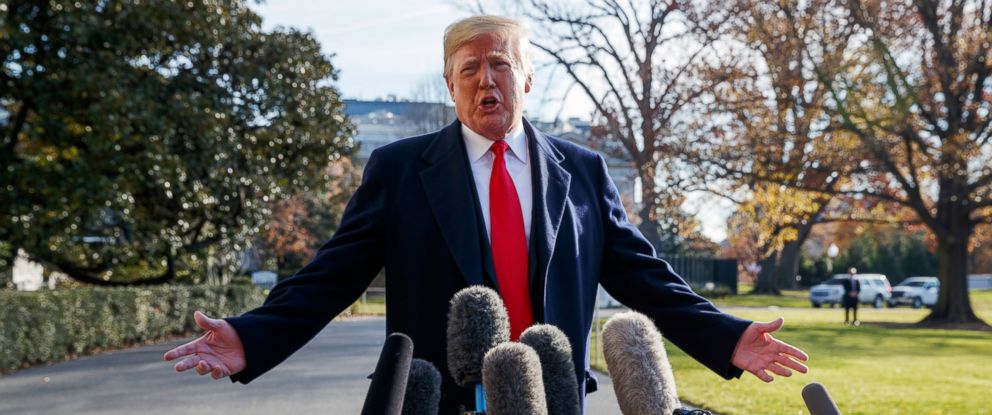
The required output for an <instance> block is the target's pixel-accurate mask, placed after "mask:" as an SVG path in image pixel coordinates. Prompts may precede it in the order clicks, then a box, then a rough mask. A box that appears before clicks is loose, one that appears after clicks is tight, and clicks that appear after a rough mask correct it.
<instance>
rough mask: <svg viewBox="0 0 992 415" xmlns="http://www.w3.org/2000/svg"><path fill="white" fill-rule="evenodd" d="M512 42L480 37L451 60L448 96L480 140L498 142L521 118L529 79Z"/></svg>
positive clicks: (464, 122) (465, 46)
mask: <svg viewBox="0 0 992 415" xmlns="http://www.w3.org/2000/svg"><path fill="white" fill-rule="evenodd" d="M515 43H516V42H515V41H514V40H499V39H497V38H496V37H494V36H490V35H483V36H479V37H478V38H476V39H475V40H473V41H471V42H468V43H466V44H464V45H462V46H461V47H460V48H458V50H456V51H455V53H454V54H453V55H452V56H451V58H450V60H451V73H449V74H448V78H447V83H448V92H449V93H451V99H452V100H453V101H455V114H457V115H458V119H459V120H461V122H462V123H463V124H465V125H466V126H468V128H471V129H472V131H475V132H477V133H479V134H482V136H483V137H486V138H488V139H490V140H500V139H502V138H503V137H505V136H506V133H508V132H509V131H510V130H512V129H513V128H514V127H515V126H516V125H517V123H519V122H520V120H521V118H522V116H523V106H524V94H526V93H528V92H530V87H531V76H530V75H528V74H526V73H524V70H523V68H522V67H523V64H522V62H520V55H519V54H518V53H516V52H517V51H515V48H516V45H515Z"/></svg>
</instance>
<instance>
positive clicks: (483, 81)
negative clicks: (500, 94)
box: [479, 65, 496, 89]
mask: <svg viewBox="0 0 992 415" xmlns="http://www.w3.org/2000/svg"><path fill="white" fill-rule="evenodd" d="M495 86H496V79H495V78H493V68H492V66H491V65H482V66H481V67H480V68H479V89H489V88H493V87H495Z"/></svg>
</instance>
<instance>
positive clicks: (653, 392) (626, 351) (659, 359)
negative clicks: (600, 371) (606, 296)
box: [603, 312, 681, 415]
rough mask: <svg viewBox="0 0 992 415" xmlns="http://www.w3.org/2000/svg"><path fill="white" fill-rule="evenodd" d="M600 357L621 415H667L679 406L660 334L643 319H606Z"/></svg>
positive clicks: (637, 315) (627, 315) (632, 316)
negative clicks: (604, 362)
mask: <svg viewBox="0 0 992 415" xmlns="http://www.w3.org/2000/svg"><path fill="white" fill-rule="evenodd" d="M603 354H604V356H605V357H606V366H607V368H608V369H609V371H610V378H611V379H612V380H613V389H614V391H616V394H617V403H618V404H619V405H620V411H621V412H623V413H624V415H649V414H671V413H672V411H674V410H675V409H677V408H679V407H680V406H681V403H680V402H679V397H678V394H677V393H676V392H675V377H674V375H672V365H671V364H670V363H669V362H668V354H667V353H665V345H664V343H662V339H661V334H660V333H658V329H657V328H655V326H654V323H652V322H651V320H650V319H648V318H647V317H646V316H644V315H643V314H640V313H636V312H626V313H620V314H617V315H614V316H613V317H612V318H610V320H609V321H607V322H606V324H605V325H604V326H603Z"/></svg>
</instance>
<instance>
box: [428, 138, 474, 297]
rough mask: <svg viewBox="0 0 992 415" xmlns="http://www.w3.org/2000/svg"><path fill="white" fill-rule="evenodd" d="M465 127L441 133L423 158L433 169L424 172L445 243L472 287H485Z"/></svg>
mask: <svg viewBox="0 0 992 415" xmlns="http://www.w3.org/2000/svg"><path fill="white" fill-rule="evenodd" d="M465 154H466V153H465V144H464V142H463V141H462V134H461V124H460V123H459V122H458V121H455V122H454V123H451V124H450V125H448V126H447V127H445V128H444V129H442V130H441V131H440V132H438V135H437V137H436V138H435V139H434V141H433V142H432V143H431V145H430V146H429V147H428V148H427V150H426V151H424V153H423V155H422V157H423V159H424V160H425V161H427V163H428V164H429V166H428V167H427V168H425V169H424V170H422V171H421V172H420V182H421V184H422V185H423V187H424V193H425V194H426V195H427V200H428V203H430V206H431V211H432V212H433V214H434V219H435V220H436V221H437V224H438V226H439V227H440V228H441V234H442V235H443V236H444V242H445V243H446V244H447V245H448V249H449V250H450V251H451V255H452V256H453V257H454V258H455V262H456V263H457V264H458V269H459V270H461V272H462V276H464V277H465V282H466V283H467V284H468V285H481V284H483V276H482V272H483V268H482V258H481V254H480V252H479V251H480V250H479V241H480V239H479V231H478V229H479V227H478V222H479V220H480V219H479V218H478V217H477V216H476V209H475V193H474V191H473V190H472V187H470V186H474V184H472V182H471V181H470V174H469V172H468V170H467V169H468V165H467V162H466V155H465Z"/></svg>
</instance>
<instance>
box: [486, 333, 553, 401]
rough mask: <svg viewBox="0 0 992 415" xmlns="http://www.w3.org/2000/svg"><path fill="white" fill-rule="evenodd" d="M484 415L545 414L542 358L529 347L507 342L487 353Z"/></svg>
mask: <svg viewBox="0 0 992 415" xmlns="http://www.w3.org/2000/svg"><path fill="white" fill-rule="evenodd" d="M482 383H483V384H484V385H485V390H486V401H487V403H488V409H487V410H486V414H487V415H520V414H527V415H547V414H548V403H547V400H546V399H545V395H544V381H543V380H542V379H541V359H540V358H539V357H537V352H535V351H534V349H531V348H530V346H527V345H525V344H521V343H512V342H506V343H501V344H499V345H497V346H496V347H494V348H492V350H490V351H489V353H486V357H485V360H484V362H483V366H482Z"/></svg>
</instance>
